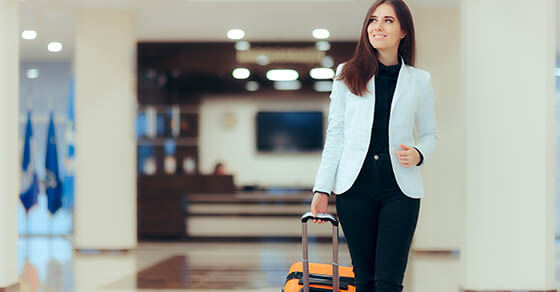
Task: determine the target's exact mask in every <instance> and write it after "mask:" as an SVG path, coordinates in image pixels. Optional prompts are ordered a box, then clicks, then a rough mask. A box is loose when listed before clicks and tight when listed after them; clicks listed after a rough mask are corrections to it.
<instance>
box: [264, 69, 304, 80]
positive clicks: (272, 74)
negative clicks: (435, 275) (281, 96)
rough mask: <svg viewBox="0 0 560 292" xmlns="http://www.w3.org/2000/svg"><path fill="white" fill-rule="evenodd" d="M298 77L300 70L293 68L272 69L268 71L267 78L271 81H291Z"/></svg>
mask: <svg viewBox="0 0 560 292" xmlns="http://www.w3.org/2000/svg"><path fill="white" fill-rule="evenodd" d="M298 77H299V74H298V72H297V71H296V70H292V69H272V70H268V71H267V72H266V78H268V80H271V81H291V80H296V79H298Z"/></svg>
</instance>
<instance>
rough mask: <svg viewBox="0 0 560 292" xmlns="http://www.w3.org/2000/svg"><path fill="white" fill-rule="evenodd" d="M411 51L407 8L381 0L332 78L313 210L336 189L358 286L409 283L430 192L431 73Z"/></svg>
mask: <svg viewBox="0 0 560 292" xmlns="http://www.w3.org/2000/svg"><path fill="white" fill-rule="evenodd" d="M414 53H415V41H414V26H413V21H412V16H411V14H410V10H409V9H408V7H407V5H406V4H405V3H404V2H403V1H402V0H378V1H376V2H375V3H374V4H373V5H372V6H371V7H370V9H369V10H368V12H367V14H366V18H365V20H364V24H363V27H362V33H361V37H360V41H359V42H358V44H357V47H356V50H355V53H354V56H353V57H352V59H350V60H349V61H348V62H346V63H343V64H341V65H339V66H338V67H337V70H336V74H337V76H336V78H335V79H334V82H333V88H332V91H331V95H330V99H331V102H330V107H329V122H328V128H327V137H326V141H325V146H324V149H323V153H322V157H321V164H320V166H319V169H318V171H317V176H316V179H315V185H314V187H313V201H312V203H311V212H312V213H313V215H314V216H316V215H317V213H326V212H327V204H328V198H329V196H330V194H331V191H332V193H334V194H335V195H337V196H336V210H337V214H338V217H339V220H340V224H341V225H342V228H343V231H344V235H345V237H346V240H347V243H348V249H349V252H350V256H351V259H352V265H353V269H354V274H355V279H356V291H357V292H366V291H367V292H371V291H376V292H388V291H402V288H403V286H402V281H403V278H404V272H405V268H406V264H407V260H408V253H409V251H410V245H411V242H412V237H413V235H414V231H415V229H416V223H417V220H418V214H419V210H420V198H422V197H423V196H424V189H423V184H422V178H421V175H420V171H419V169H418V168H419V167H420V166H422V165H424V164H425V162H426V160H428V159H429V158H430V156H431V154H432V153H433V151H434V150H435V147H436V143H437V140H438V135H437V132H436V122H435V113H434V94H433V89H432V85H431V77H430V74H429V73H428V72H426V71H423V70H420V69H418V68H415V67H413V66H414ZM415 125H416V126H417V132H416V135H415V136H416V139H414V126H415ZM313 222H317V223H324V222H325V221H322V220H319V219H316V218H315V219H314V220H313Z"/></svg>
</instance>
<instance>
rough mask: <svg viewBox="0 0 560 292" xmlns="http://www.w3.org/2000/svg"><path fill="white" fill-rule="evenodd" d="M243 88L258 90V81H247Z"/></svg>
mask: <svg viewBox="0 0 560 292" xmlns="http://www.w3.org/2000/svg"><path fill="white" fill-rule="evenodd" d="M245 89H247V91H257V90H259V83H258V82H257V81H248V82H247V84H245Z"/></svg>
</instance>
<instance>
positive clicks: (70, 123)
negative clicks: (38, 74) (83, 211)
mask: <svg viewBox="0 0 560 292" xmlns="http://www.w3.org/2000/svg"><path fill="white" fill-rule="evenodd" d="M67 107H68V108H67V115H68V116H67V118H66V128H65V131H64V140H65V141H66V155H65V161H64V166H65V167H64V170H65V172H64V173H65V175H64V187H63V191H64V195H63V197H62V198H63V200H62V204H63V206H64V208H65V209H67V210H71V209H72V207H73V206H74V80H72V82H71V83H70V93H69V94H68V105H67Z"/></svg>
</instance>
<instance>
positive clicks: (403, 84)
mask: <svg viewBox="0 0 560 292" xmlns="http://www.w3.org/2000/svg"><path fill="white" fill-rule="evenodd" d="M409 80H410V72H409V69H408V68H407V65H406V64H405V63H404V59H403V58H402V57H401V69H400V70H399V77H397V86H396V87H395V93H394V94H393V101H392V102H391V111H390V112H389V116H391V115H392V114H393V109H394V107H395V104H397V101H398V100H399V98H400V97H401V96H402V94H403V93H404V92H405V90H406V88H407V86H408V85H409V84H410V81H409Z"/></svg>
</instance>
